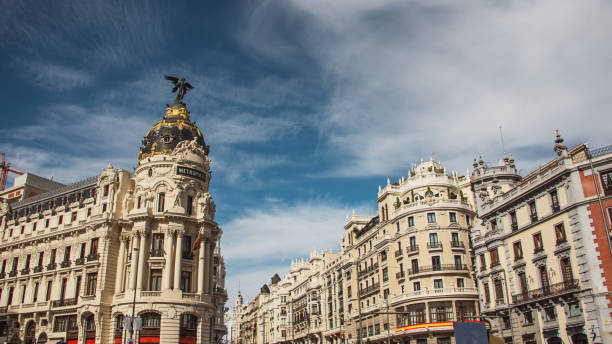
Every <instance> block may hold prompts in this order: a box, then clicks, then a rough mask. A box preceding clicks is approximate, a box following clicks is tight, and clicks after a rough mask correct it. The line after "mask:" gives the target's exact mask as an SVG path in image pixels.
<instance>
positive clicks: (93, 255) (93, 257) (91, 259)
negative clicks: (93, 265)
mask: <svg viewBox="0 0 612 344" xmlns="http://www.w3.org/2000/svg"><path fill="white" fill-rule="evenodd" d="M98 259H100V254H99V253H90V254H89V255H88V256H87V261H88V262H95V261H97V260H98Z"/></svg>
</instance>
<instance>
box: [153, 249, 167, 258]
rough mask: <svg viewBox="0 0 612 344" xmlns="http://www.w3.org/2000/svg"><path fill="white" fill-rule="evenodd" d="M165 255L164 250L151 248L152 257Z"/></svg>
mask: <svg viewBox="0 0 612 344" xmlns="http://www.w3.org/2000/svg"><path fill="white" fill-rule="evenodd" d="M163 256H164V250H162V249H154V250H151V257H163Z"/></svg>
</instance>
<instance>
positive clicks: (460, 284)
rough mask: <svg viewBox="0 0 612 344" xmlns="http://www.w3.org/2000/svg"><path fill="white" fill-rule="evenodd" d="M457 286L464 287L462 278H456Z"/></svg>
mask: <svg viewBox="0 0 612 344" xmlns="http://www.w3.org/2000/svg"><path fill="white" fill-rule="evenodd" d="M457 288H465V280H464V279H463V278H457Z"/></svg>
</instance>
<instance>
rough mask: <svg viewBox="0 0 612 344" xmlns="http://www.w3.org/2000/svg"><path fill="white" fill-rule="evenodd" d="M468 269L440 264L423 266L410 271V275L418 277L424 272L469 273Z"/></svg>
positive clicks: (464, 266) (462, 265)
mask: <svg viewBox="0 0 612 344" xmlns="http://www.w3.org/2000/svg"><path fill="white" fill-rule="evenodd" d="M467 270H468V267H467V265H465V264H439V265H430V266H423V267H420V268H418V269H408V275H416V274H420V273H424V272H435V271H467Z"/></svg>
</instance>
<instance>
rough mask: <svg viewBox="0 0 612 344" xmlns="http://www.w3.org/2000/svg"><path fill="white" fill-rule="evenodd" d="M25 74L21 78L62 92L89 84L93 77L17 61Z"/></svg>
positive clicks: (68, 68)
mask: <svg viewBox="0 0 612 344" xmlns="http://www.w3.org/2000/svg"><path fill="white" fill-rule="evenodd" d="M18 64H19V65H20V66H23V67H24V68H23V70H24V71H25V73H24V74H23V77H24V78H26V79H29V80H31V81H32V82H33V83H34V84H36V85H38V86H39V87H42V88H45V89H47V90H59V91H64V90H68V89H72V88H75V87H82V86H87V85H89V84H91V82H92V81H93V80H94V77H93V76H92V75H91V74H89V73H87V72H85V71H82V70H78V69H75V68H70V67H66V66H62V65H58V64H51V63H45V62H34V61H25V60H22V61H19V62H18Z"/></svg>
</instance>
